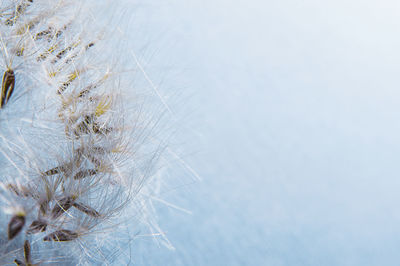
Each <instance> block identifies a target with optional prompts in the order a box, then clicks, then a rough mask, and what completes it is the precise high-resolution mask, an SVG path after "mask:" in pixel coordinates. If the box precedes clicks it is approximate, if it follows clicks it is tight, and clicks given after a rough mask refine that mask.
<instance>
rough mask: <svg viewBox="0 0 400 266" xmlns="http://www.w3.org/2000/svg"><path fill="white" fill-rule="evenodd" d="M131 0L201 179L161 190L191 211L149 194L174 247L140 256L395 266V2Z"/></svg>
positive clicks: (155, 261)
mask: <svg viewBox="0 0 400 266" xmlns="http://www.w3.org/2000/svg"><path fill="white" fill-rule="evenodd" d="M126 2H127V3H128V2H129V1H126ZM131 6H132V12H133V13H132V14H133V15H132V16H133V17H134V19H133V20H134V21H135V20H136V21H142V22H143V21H146V23H147V28H142V32H141V33H140V34H139V35H140V36H147V38H148V39H147V42H148V44H149V46H147V48H146V49H140V47H141V46H140V45H138V48H137V50H138V53H140V54H141V55H142V56H143V58H147V59H148V62H147V63H148V65H147V69H148V71H149V73H150V75H152V77H153V78H154V79H155V80H156V81H157V82H158V83H157V84H159V85H160V89H161V90H162V89H163V90H164V91H163V93H164V94H165V95H168V94H169V92H170V91H169V89H174V90H175V92H176V93H178V94H179V91H181V92H182V93H181V94H183V95H188V96H187V98H184V99H183V100H182V101H180V102H179V101H178V103H176V102H174V101H172V100H171V108H172V109H173V110H174V111H175V112H176V113H177V117H184V118H183V119H182V122H184V123H186V124H185V126H182V130H181V132H182V133H181V134H182V136H180V137H182V143H183V145H186V148H187V150H188V151H189V152H188V153H189V154H188V155H187V156H184V159H185V160H186V161H187V162H188V163H189V164H190V165H191V166H192V167H193V168H194V169H195V170H196V171H197V173H198V174H199V175H200V176H201V178H202V181H200V182H197V181H196V182H191V180H192V178H190V177H187V176H185V174H184V173H182V176H180V177H179V176H178V177H177V178H180V179H179V180H182V181H181V183H179V182H176V183H175V184H174V185H175V189H172V188H171V189H170V190H167V192H165V194H164V196H165V198H166V199H168V200H169V201H170V202H173V203H174V204H177V205H178V206H180V207H183V208H185V209H188V210H190V211H192V215H189V214H186V213H183V212H180V211H177V210H174V209H166V208H165V206H163V205H161V204H160V205H159V207H160V210H159V221H160V226H161V228H163V229H164V230H165V232H166V233H167V236H168V238H169V239H170V241H171V242H172V244H173V245H174V246H175V248H176V250H175V251H170V250H167V249H165V248H163V247H159V246H157V245H154V242H152V241H149V240H147V241H144V242H142V243H137V244H136V245H135V247H134V249H133V258H134V260H135V261H136V262H137V263H138V264H140V265H315V266H320V265H362V266H367V265H376V266H378V265H400V251H399V250H400V206H399V203H400V193H399V190H400V164H399V158H400V106H399V102H400V93H399V89H400V84H399V83H400V75H399V71H400V37H399V36H400V16H399V14H400V2H398V1H388V0H380V1H365V0H364V1H356V0H335V1H333V0H329V1H318V0H304V1H295V0H279V1H270V0H247V1H245V0H231V1H227V0H201V1H200V0H165V1H158V0H156V1H139V2H132V3H131ZM134 12H136V13H134ZM134 14H136V15H134ZM143 47H145V45H143ZM172 70H179V71H175V72H177V73H175V72H174V71H172ZM172 72H174V74H173V75H172V74H171V75H170V73H172ZM160 73H161V74H160ZM171 77H172V78H171ZM185 97H186V96H185ZM169 99H170V98H168V99H167V100H169ZM183 105H184V106H185V108H183V107H182V106H183ZM177 147H179V145H178V144H177ZM191 152H193V153H194V154H192V153H191ZM174 185H171V186H172V187H174Z"/></svg>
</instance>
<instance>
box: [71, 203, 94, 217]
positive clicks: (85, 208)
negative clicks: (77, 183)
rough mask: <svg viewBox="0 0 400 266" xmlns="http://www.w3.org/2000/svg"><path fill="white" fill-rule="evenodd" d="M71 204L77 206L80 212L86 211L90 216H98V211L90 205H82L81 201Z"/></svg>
mask: <svg viewBox="0 0 400 266" xmlns="http://www.w3.org/2000/svg"><path fill="white" fill-rule="evenodd" d="M73 206H74V207H75V208H77V209H78V210H80V211H81V212H83V213H86V214H87V215H89V216H92V217H96V218H97V217H100V213H99V212H97V211H96V210H95V209H93V208H92V207H89V206H87V205H84V204H82V203H77V202H75V203H74V204H73Z"/></svg>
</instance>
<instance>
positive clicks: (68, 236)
mask: <svg viewBox="0 0 400 266" xmlns="http://www.w3.org/2000/svg"><path fill="white" fill-rule="evenodd" d="M78 236H79V235H78V233H76V232H73V231H71V230H66V229H62V230H58V231H55V232H54V233H51V234H49V235H47V236H45V237H44V238H43V241H56V242H64V241H72V240H75V239H77V238H78Z"/></svg>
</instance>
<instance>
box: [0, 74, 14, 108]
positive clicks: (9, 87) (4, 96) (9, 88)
mask: <svg viewBox="0 0 400 266" xmlns="http://www.w3.org/2000/svg"><path fill="white" fill-rule="evenodd" d="M14 86H15V75H14V71H13V70H12V69H8V70H7V71H6V72H4V75H3V81H2V85H1V101H0V108H3V106H4V105H5V104H6V103H7V102H8V100H9V99H10V97H11V94H12V93H13V91H14Z"/></svg>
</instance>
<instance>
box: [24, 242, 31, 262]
mask: <svg viewBox="0 0 400 266" xmlns="http://www.w3.org/2000/svg"><path fill="white" fill-rule="evenodd" d="M24 257H25V262H26V263H27V264H28V265H30V264H31V245H30V244H29V241H28V240H25V243H24Z"/></svg>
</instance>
